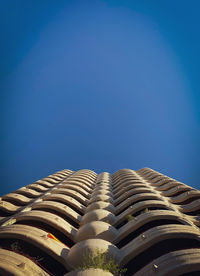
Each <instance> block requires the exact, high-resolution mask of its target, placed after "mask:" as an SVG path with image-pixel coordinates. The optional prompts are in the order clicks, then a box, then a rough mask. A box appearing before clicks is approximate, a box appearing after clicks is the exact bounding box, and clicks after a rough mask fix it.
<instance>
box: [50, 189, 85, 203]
mask: <svg viewBox="0 0 200 276" xmlns="http://www.w3.org/2000/svg"><path fill="white" fill-rule="evenodd" d="M77 193H79V192H77ZM53 195H67V196H70V197H72V198H73V199H75V200H78V201H79V202H80V203H81V204H83V205H84V206H86V203H85V200H84V199H82V198H80V197H79V196H80V195H76V194H73V193H72V190H71V191H69V190H66V192H63V191H59V190H57V191H56V192H55V193H53Z"/></svg>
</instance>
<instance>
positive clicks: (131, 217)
mask: <svg viewBox="0 0 200 276" xmlns="http://www.w3.org/2000/svg"><path fill="white" fill-rule="evenodd" d="M126 219H127V220H128V221H131V220H133V219H134V216H132V215H128V216H127V217H126Z"/></svg>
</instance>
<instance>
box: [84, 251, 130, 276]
mask: <svg viewBox="0 0 200 276" xmlns="http://www.w3.org/2000/svg"><path fill="white" fill-rule="evenodd" d="M89 268H94V269H95V268H99V269H102V270H106V271H109V272H111V273H112V274H113V275H115V276H121V275H123V274H124V273H125V272H126V270H127V269H125V268H123V269H121V268H120V266H119V265H118V264H117V263H116V261H115V260H114V259H113V258H111V257H110V256H109V255H108V250H107V251H105V252H101V251H100V250H98V249H97V250H96V252H95V253H94V254H92V253H91V252H87V253H86V254H84V255H83V262H82V266H81V267H79V269H81V270H86V269H89Z"/></svg>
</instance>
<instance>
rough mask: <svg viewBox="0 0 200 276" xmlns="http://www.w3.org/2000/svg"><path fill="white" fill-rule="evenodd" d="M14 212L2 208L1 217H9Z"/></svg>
mask: <svg viewBox="0 0 200 276" xmlns="http://www.w3.org/2000/svg"><path fill="white" fill-rule="evenodd" d="M13 213H15V212H12V213H9V212H6V211H4V210H0V217H9V216H11V215H12V214H13Z"/></svg>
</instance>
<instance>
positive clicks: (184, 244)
mask: <svg viewBox="0 0 200 276" xmlns="http://www.w3.org/2000/svg"><path fill="white" fill-rule="evenodd" d="M189 248H200V242H199V241H198V240H195V239H189V238H174V239H167V240H164V241H161V242H158V243H156V244H155V245H153V246H151V247H150V248H148V249H146V250H144V252H142V253H140V254H139V255H137V256H136V257H135V258H133V259H132V260H130V261H129V262H128V263H127V264H126V265H125V267H126V268H127V272H126V273H125V276H132V275H133V274H134V273H136V272H137V271H138V270H140V269H142V268H143V267H144V266H146V265H147V264H149V263H150V262H152V261H153V260H154V259H157V258H159V257H161V256H162V255H164V254H167V253H169V252H172V251H176V250H184V249H189ZM192 275H193V274H192Z"/></svg>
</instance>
